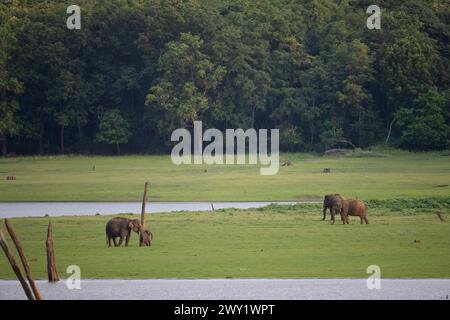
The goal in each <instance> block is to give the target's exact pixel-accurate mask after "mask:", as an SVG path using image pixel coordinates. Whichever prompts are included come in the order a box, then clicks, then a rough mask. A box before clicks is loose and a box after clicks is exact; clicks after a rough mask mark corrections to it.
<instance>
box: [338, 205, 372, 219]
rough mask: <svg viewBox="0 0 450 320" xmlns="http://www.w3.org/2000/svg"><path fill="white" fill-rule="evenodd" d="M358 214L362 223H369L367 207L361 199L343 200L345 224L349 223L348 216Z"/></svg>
mask: <svg viewBox="0 0 450 320" xmlns="http://www.w3.org/2000/svg"><path fill="white" fill-rule="evenodd" d="M349 215H350V216H358V217H359V219H360V220H361V224H363V223H364V222H365V223H366V224H369V220H368V219H367V207H366V204H365V203H364V202H362V201H361V200H344V201H342V216H343V221H344V223H345V224H348V216H349Z"/></svg>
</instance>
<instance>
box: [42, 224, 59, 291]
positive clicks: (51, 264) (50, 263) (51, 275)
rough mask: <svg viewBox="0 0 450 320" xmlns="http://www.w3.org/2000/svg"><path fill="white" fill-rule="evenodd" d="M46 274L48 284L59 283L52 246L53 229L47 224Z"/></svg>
mask: <svg viewBox="0 0 450 320" xmlns="http://www.w3.org/2000/svg"><path fill="white" fill-rule="evenodd" d="M45 244H46V246H47V273H48V281H49V282H57V281H59V275H58V270H57V269H56V259H55V247H54V246H53V228H52V223H51V222H49V223H48V229H47V242H46V243H45Z"/></svg>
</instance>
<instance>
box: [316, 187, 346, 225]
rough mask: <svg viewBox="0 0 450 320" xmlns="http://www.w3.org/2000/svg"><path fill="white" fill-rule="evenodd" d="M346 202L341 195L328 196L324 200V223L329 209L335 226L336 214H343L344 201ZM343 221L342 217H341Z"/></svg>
mask: <svg viewBox="0 0 450 320" xmlns="http://www.w3.org/2000/svg"><path fill="white" fill-rule="evenodd" d="M344 200H345V197H343V196H341V195H340V194H327V195H326V196H325V197H324V198H323V218H322V221H324V220H325V219H326V216H327V209H329V210H330V214H331V221H332V223H333V224H334V222H335V216H336V214H341V211H342V201H344ZM341 220H342V216H341ZM342 221H343V220H342Z"/></svg>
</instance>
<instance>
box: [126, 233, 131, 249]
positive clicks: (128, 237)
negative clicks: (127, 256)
mask: <svg viewBox="0 0 450 320" xmlns="http://www.w3.org/2000/svg"><path fill="white" fill-rule="evenodd" d="M129 242H130V234H129V235H127V236H126V238H125V247H128V243H129Z"/></svg>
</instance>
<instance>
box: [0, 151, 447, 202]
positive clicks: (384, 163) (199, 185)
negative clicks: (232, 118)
mask: <svg viewBox="0 0 450 320" xmlns="http://www.w3.org/2000/svg"><path fill="white" fill-rule="evenodd" d="M382 154H383V156H382V157H378V156H376V157H374V156H372V155H370V154H369V153H358V154H355V155H354V156H352V155H347V156H341V157H322V156H314V155H309V154H282V155H281V157H280V160H281V162H283V161H286V160H290V161H292V163H293V166H286V167H280V172H279V173H278V174H277V175H275V176H261V175H260V174H259V167H258V166H255V165H215V166H206V165H181V166H176V165H173V164H172V162H171V160H170V157H169V156H123V157H86V156H65V157H61V156H56V157H19V158H6V159H5V158H3V159H0V177H1V179H0V201H140V200H141V196H142V189H143V184H144V181H145V180H148V181H150V190H149V199H150V201H202V200H203V201H257V200H260V201H268V200H271V201H275V200H279V201H281V200H303V199H320V198H321V197H322V196H323V194H326V193H335V192H339V193H342V194H344V195H346V196H347V197H359V198H361V199H389V198H423V197H429V196H437V197H443V196H448V195H449V190H450V189H449V187H435V186H436V185H450V157H448V156H441V155H440V154H439V153H409V152H400V151H389V152H386V153H382ZM365 155H367V156H365ZM94 165H95V171H94V170H93V166H94ZM324 168H331V174H324V173H322V171H323V169H324ZM205 169H207V172H206V173H205V172H204V170H205ZM7 175H15V176H16V177H17V180H16V181H6V180H5V178H4V177H5V176H7Z"/></svg>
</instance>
